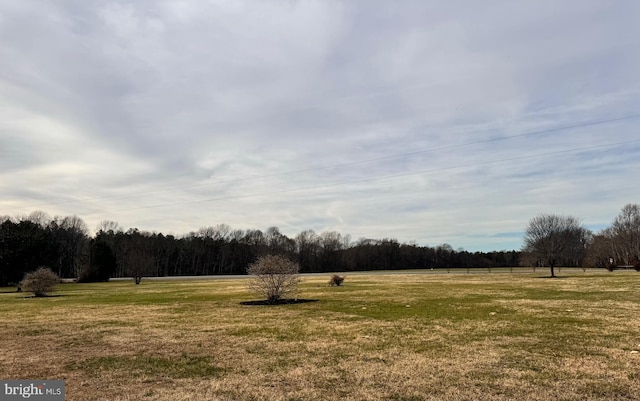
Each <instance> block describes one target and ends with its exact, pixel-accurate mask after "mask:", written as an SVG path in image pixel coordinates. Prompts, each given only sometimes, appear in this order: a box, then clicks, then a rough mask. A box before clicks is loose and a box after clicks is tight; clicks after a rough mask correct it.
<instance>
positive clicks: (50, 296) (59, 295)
mask: <svg viewBox="0 0 640 401" xmlns="http://www.w3.org/2000/svg"><path fill="white" fill-rule="evenodd" d="M58 297H64V295H62V294H52V295H49V294H47V295H38V296H36V295H27V296H24V297H23V298H25V299H29V298H34V299H35V298H58Z"/></svg>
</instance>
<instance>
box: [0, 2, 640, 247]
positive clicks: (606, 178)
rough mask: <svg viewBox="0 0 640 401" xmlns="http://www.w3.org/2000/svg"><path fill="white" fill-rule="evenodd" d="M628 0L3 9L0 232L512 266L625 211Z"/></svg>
mask: <svg viewBox="0 0 640 401" xmlns="http://www.w3.org/2000/svg"><path fill="white" fill-rule="evenodd" d="M639 16H640V2H637V1H612V0H601V1H594V0H568V1H562V2H558V1H518V2H514V1H510V0H505V1H497V0H489V1H482V2H475V1H456V0H453V1H446V2H445V1H426V0H419V1H418V0H417V1H412V0H404V1H397V2H393V1H382V0H380V1H372V0H366V1H365V0H360V1H358V0H355V1H339V0H323V1H312V0H309V1H295V0H260V1H258V0H253V1H243V0H233V1H199V0H198V1H196V0H193V1H191V0H185V1H173V0H171V1H169V0H167V1H162V0H157V1H156V0H153V1H147V0H137V1H119V0H109V1H99V0H96V1H85V0H68V1H15V0H0V215H9V216H25V215H28V214H30V213H31V212H33V211H37V210H41V211H44V212H46V213H48V214H49V215H50V216H67V215H77V216H79V217H80V218H82V219H83V220H84V221H85V222H86V223H87V226H88V227H89V229H90V231H91V232H92V233H93V232H95V230H96V228H97V226H98V225H99V223H100V222H101V221H104V220H110V221H115V222H117V223H119V224H120V225H121V226H123V227H124V228H125V229H126V228H129V227H136V228H139V229H140V230H144V231H152V232H162V233H164V234H173V235H183V234H187V233H189V232H191V231H197V230H198V229H199V228H201V227H207V226H215V225H217V224H227V225H229V226H231V227H232V228H233V229H261V230H266V229H267V228H268V227H271V226H277V227H279V229H280V231H281V232H282V233H284V234H286V235H288V236H290V237H294V236H295V235H297V234H298V233H299V232H301V231H303V230H309V229H311V230H314V231H316V232H317V233H321V232H324V231H338V232H340V233H342V234H350V235H351V237H352V238H353V239H354V240H356V239H358V238H361V237H366V238H377V239H381V238H395V239H397V240H398V241H400V242H410V241H413V242H415V243H417V244H420V245H429V246H435V245H438V244H443V243H448V244H450V245H451V246H452V247H453V248H454V249H458V248H464V249H467V250H470V251H478V250H484V251H491V250H503V249H504V250H511V249H520V248H521V246H522V235H523V231H524V230H525V228H526V225H527V223H528V221H529V220H530V219H531V218H532V217H534V216H536V215H538V214H540V213H555V214H563V215H572V216H576V217H579V218H581V219H582V222H583V223H584V224H585V225H586V226H587V227H588V228H591V229H593V230H596V231H597V230H599V229H601V228H603V227H606V226H608V225H609V224H610V223H611V222H612V221H613V219H614V218H615V216H616V215H617V214H618V213H619V211H620V210H621V209H622V207H623V206H624V205H625V204H628V203H640V186H639V185H638V182H639V181H638V178H637V175H638V171H640V79H639V78H640V24H639V23H638V18H639Z"/></svg>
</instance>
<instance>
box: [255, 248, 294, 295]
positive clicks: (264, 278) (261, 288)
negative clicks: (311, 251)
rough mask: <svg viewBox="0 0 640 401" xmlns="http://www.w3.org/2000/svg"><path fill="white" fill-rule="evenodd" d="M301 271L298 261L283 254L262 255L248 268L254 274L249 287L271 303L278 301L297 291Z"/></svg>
mask: <svg viewBox="0 0 640 401" xmlns="http://www.w3.org/2000/svg"><path fill="white" fill-rule="evenodd" d="M299 271H300V267H299V266H298V264H297V263H295V262H292V261H290V260H289V259H287V258H284V257H282V256H277V255H267V256H263V257H260V258H258V260H256V261H255V262H254V263H252V264H251V265H249V267H248V268H247V273H248V274H249V275H251V276H252V277H251V279H249V289H250V290H252V291H254V292H257V293H259V294H261V295H263V296H264V297H265V298H266V299H267V301H268V302H269V303H274V304H275V303H278V302H279V301H281V300H282V299H284V297H285V296H290V295H294V294H295V293H296V292H297V290H298V283H299V279H298V272H299Z"/></svg>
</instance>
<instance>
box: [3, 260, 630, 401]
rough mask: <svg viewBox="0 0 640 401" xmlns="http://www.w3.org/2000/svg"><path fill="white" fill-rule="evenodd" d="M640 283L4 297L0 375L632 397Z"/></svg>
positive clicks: (206, 288) (339, 396)
mask: <svg viewBox="0 0 640 401" xmlns="http://www.w3.org/2000/svg"><path fill="white" fill-rule="evenodd" d="M639 281H640V275H638V274H637V273H636V274H631V273H626V272H625V273H618V272H616V273H608V274H605V275H599V274H591V275H589V274H587V275H585V274H582V275H578V274H576V277H569V278H564V279H560V280H540V279H538V278H536V277H533V276H525V275H509V274H492V275H468V276H467V275H448V276H445V275H394V276H386V277H384V278H380V277H377V276H355V275H354V276H351V277H350V280H349V283H347V284H345V286H344V287H334V288H329V287H327V285H326V282H327V278H326V277H314V278H305V279H304V281H303V284H302V294H301V295H302V296H303V297H305V298H313V299H319V302H314V303H309V304H299V305H281V306H275V307H265V306H242V305H240V302H241V301H246V300H250V299H251V295H249V294H248V293H247V291H246V290H245V283H244V282H243V281H241V280H238V281H231V280H230V281H188V282H187V281H185V282H151V281H147V282H143V284H142V285H141V286H137V287H136V286H134V285H133V284H132V283H123V282H118V283H104V284H91V285H90V284H67V285H63V286H61V287H60V288H59V291H58V293H59V294H61V295H62V296H61V297H58V298H48V299H26V298H24V297H23V296H20V295H19V294H4V293H3V294H0V313H2V316H3V331H2V341H1V342H0V343H1V344H2V345H1V349H0V351H1V352H0V376H1V377H3V378H11V379H33V378H42V379H60V378H63V379H65V380H66V385H67V399H68V400H71V401H74V400H76V401H77V400H178V401H180V400H343V399H346V400H516V399H517V400H637V399H639V398H638V394H640V373H638V366H640V355H639V354H637V353H632V351H634V350H639V349H640V337H638V333H639V332H640V331H639V329H640V323H639V321H640V320H639V319H638V316H639V312H640V296H638V295H639V292H638V289H639V288H640V285H639V284H638V282H639Z"/></svg>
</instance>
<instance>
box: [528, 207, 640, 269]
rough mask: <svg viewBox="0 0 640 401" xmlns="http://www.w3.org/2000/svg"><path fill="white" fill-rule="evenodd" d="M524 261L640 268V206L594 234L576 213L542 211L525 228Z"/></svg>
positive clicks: (624, 211) (530, 263) (620, 214)
mask: <svg viewBox="0 0 640 401" xmlns="http://www.w3.org/2000/svg"><path fill="white" fill-rule="evenodd" d="M522 262H523V263H525V264H529V265H533V266H548V267H549V268H550V270H551V277H555V271H554V267H555V266H593V267H601V268H606V269H608V270H614V269H616V268H634V269H636V270H638V271H640V206H639V205H637V204H628V205H626V206H624V207H623V208H622V210H621V211H620V213H619V214H618V216H616V217H615V219H614V220H613V222H612V224H611V226H609V227H607V228H605V229H604V230H602V231H600V232H599V233H596V234H594V233H593V232H592V231H590V230H588V229H587V228H585V227H584V226H583V225H582V224H581V223H580V219H578V218H577V217H574V216H560V215H554V214H540V215H538V216H535V217H534V218H532V219H531V220H530V221H529V224H528V226H527V228H526V231H525V236H524V247H523V252H522Z"/></svg>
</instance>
